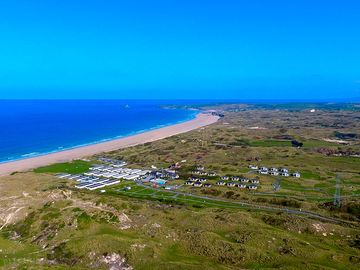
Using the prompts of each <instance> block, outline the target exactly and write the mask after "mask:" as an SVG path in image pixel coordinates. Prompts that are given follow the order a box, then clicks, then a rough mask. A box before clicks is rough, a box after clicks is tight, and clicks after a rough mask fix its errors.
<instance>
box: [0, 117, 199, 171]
mask: <svg viewBox="0 0 360 270" xmlns="http://www.w3.org/2000/svg"><path fill="white" fill-rule="evenodd" d="M196 111H197V112H196V113H194V114H191V115H190V116H189V117H187V118H186V119H182V120H179V121H176V122H173V123H168V124H160V125H157V126H154V127H151V128H147V129H142V130H138V131H133V132H129V133H127V134H123V135H119V136H113V137H108V138H105V139H100V140H97V141H92V142H89V143H80V144H74V145H73V146H69V147H58V148H57V149H54V150H50V151H47V152H33V153H28V154H24V155H21V156H20V157H16V158H13V159H8V160H2V161H0V165H2V164H8V163H11V162H15V161H21V160H27V159H29V158H35V157H41V156H47V155H50V154H54V153H58V152H63V151H67V150H73V149H77V148H82V147H87V146H92V145H96V144H99V143H105V142H111V141H114V140H118V139H123V138H126V137H130V136H134V135H137V134H141V133H145V132H149V131H152V130H156V129H160V128H164V127H169V126H173V125H177V124H181V123H185V122H188V121H191V120H194V119H195V118H196V117H197V115H198V114H199V113H201V112H199V111H198V110H196ZM0 175H1V170H0Z"/></svg>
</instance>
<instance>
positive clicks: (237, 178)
mask: <svg viewBox="0 0 360 270" xmlns="http://www.w3.org/2000/svg"><path fill="white" fill-rule="evenodd" d="M239 179H240V178H239V177H238V176H233V177H231V180H233V181H239Z"/></svg>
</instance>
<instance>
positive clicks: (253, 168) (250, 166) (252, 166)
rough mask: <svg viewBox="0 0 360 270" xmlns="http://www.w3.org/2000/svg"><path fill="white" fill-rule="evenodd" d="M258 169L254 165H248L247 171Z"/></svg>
mask: <svg viewBox="0 0 360 270" xmlns="http://www.w3.org/2000/svg"><path fill="white" fill-rule="evenodd" d="M258 168H259V167H258V166H256V165H249V169H251V170H257V169H258Z"/></svg>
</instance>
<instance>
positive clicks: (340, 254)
mask: <svg viewBox="0 0 360 270" xmlns="http://www.w3.org/2000/svg"><path fill="white" fill-rule="evenodd" d="M210 105H211V104H209V108H212V107H210ZM216 108H217V109H219V108H220V109H221V110H222V113H223V114H224V115H225V117H224V118H223V119H222V120H221V121H219V122H218V123H216V124H214V125H212V126H209V127H207V128H204V129H200V130H195V131H192V132H189V133H186V134H181V135H178V136H173V137H171V138H167V139H163V140H160V141H156V142H153V143H147V144H144V145H139V146H136V147H130V148H127V149H122V150H118V151H114V152H112V153H109V154H107V156H109V157H113V158H119V159H125V160H126V161H127V162H128V163H129V164H130V166H132V167H134V168H137V167H140V168H149V167H150V166H151V165H154V166H157V167H168V166H169V165H170V164H173V163H175V162H180V161H183V162H180V164H181V165H182V167H181V169H180V170H179V174H180V179H177V180H172V181H171V185H179V186H180V187H179V188H178V189H177V190H176V191H175V192H171V191H166V190H163V189H161V188H158V189H156V188H153V187H151V186H149V185H148V186H139V185H136V184H135V183H134V182H129V181H128V182H127V181H122V182H121V183H120V184H119V185H115V186H112V187H109V188H106V192H105V193H101V192H99V191H86V190H78V189H75V188H74V187H73V185H74V183H72V182H71V181H66V180H59V179H58V178H56V177H53V176H52V174H54V173H60V172H61V173H62V172H69V173H82V172H85V171H87V170H88V168H89V166H90V164H91V162H87V161H74V162H71V163H64V164H55V165H52V166H48V167H44V168H39V169H36V170H35V171H34V172H36V173H26V174H23V173H17V174H15V175H13V176H9V177H6V178H1V179H0V187H1V188H0V196H1V198H2V199H1V200H0V210H1V211H0V213H1V215H0V218H1V220H3V221H4V220H8V221H9V222H8V224H7V225H6V226H4V228H3V229H2V230H1V231H0V250H1V251H0V267H2V268H5V269H91V268H94V269H110V267H111V266H114V264H115V265H116V266H119V265H120V264H126V265H127V266H131V267H133V268H134V269H204V268H205V269H299V268H303V269H359V267H360V250H359V247H360V245H359V243H360V240H359V239H360V236H359V235H360V233H359V231H360V230H359V221H360V214H359V213H360V210H359V209H360V201H359V194H360V171H359V164H360V163H359V162H360V161H359V158H358V157H357V156H356V153H357V152H358V151H360V139H359V138H358V137H357V136H352V135H350V136H348V134H360V123H358V121H356V119H359V117H360V115H359V114H360V112H359V110H357V109H355V107H354V106H353V105H351V104H347V105H346V106H345V107H341V106H333V105H326V106H324V107H321V106H320V105H318V104H311V105H306V106H301V105H299V104H298V105H279V106H275V105H269V106H266V105H251V104H231V105H227V104H223V105H220V106H217V107H216ZM274 108H281V110H273V109H274ZM312 108H315V109H316V112H315V113H311V112H310V111H309V109H312ZM336 132H339V133H336ZM339 134H340V135H339ZM344 134H345V135H344ZM339 136H340V137H339ZM340 138H341V139H342V140H346V141H347V143H348V144H346V145H344V144H343V143H342V142H339V141H338V139H340ZM294 140H295V141H297V142H301V143H303V146H302V147H293V144H292V141H294ZM319 149H320V150H321V151H319ZM324 149H325V150H327V151H324ZM330 150H331V151H330ZM340 150H341V152H339V151H340ZM325 153H326V154H325ZM339 153H342V154H341V155H339ZM249 164H255V165H264V166H268V167H272V166H274V167H286V168H288V169H290V171H300V172H301V175H302V176H301V178H300V179H297V178H292V177H288V178H287V177H272V176H269V175H258V174H254V172H252V171H251V170H249V169H248V165H249ZM195 165H203V166H204V167H205V169H206V170H207V171H215V172H217V173H218V174H219V175H220V176H223V175H236V176H239V177H247V178H251V179H252V178H255V177H258V178H259V179H260V186H259V189H258V190H256V191H250V190H242V189H239V188H232V187H227V186H221V187H219V186H216V185H215V183H216V181H218V180H219V176H217V177H208V180H207V183H211V184H212V187H211V188H195V187H191V186H183V184H184V182H185V180H187V178H188V177H189V176H191V174H192V173H191V172H192V171H193V170H194V167H195ZM337 175H338V176H339V177H340V179H341V187H340V189H341V196H342V197H341V205H334V203H333V198H334V194H335V187H336V181H335V179H336V176H337ZM274 183H279V184H280V188H279V189H274ZM129 186H131V189H130V190H126V189H125V187H129ZM249 205H255V206H258V207H250V206H249ZM11 207H13V208H11ZM265 207H266V209H265ZM272 207H273V208H276V209H278V208H281V209H288V210H300V209H301V211H303V212H312V213H316V214H319V215H321V216H323V217H328V218H330V219H329V220H320V219H318V218H315V217H309V216H306V215H294V214H289V213H287V212H279V211H273V210H271V209H272ZM9 209H10V210H9ZM265 210H266V211H265ZM333 219H336V220H341V221H343V222H341V223H337V222H332V220H333ZM114 254H115V255H116V256H115V255H114ZM110 255H111V256H112V257H114V258H117V259H115V262H113V263H114V264H113V265H110V264H109V263H108V261H109V260H106V259H105V258H107V257H108V256H110Z"/></svg>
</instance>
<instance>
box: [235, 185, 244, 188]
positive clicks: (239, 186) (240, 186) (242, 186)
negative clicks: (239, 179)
mask: <svg viewBox="0 0 360 270" xmlns="http://www.w3.org/2000/svg"><path fill="white" fill-rule="evenodd" d="M236 186H237V187H238V188H246V185H245V184H237V185H236Z"/></svg>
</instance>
